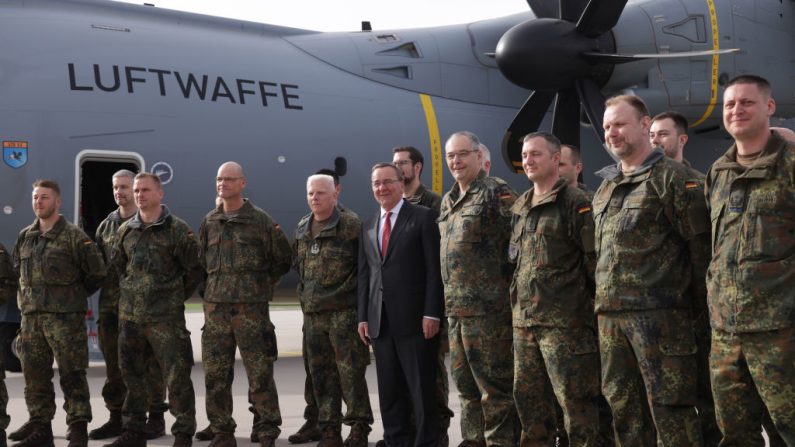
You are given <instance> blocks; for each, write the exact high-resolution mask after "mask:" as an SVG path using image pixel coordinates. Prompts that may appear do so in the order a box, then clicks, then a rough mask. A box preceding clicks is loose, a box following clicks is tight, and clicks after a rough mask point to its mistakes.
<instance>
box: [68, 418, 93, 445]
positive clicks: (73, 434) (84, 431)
mask: <svg viewBox="0 0 795 447" xmlns="http://www.w3.org/2000/svg"><path fill="white" fill-rule="evenodd" d="M68 435H69V438H68V439H69V444H68V445H67V447H88V422H86V421H82V422H75V423H73V424H69V430H68Z"/></svg>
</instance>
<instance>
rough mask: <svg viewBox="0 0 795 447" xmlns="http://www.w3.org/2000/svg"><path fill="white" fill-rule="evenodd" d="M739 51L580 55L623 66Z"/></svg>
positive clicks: (595, 60) (588, 58) (591, 60)
mask: <svg viewBox="0 0 795 447" xmlns="http://www.w3.org/2000/svg"><path fill="white" fill-rule="evenodd" d="M738 51H740V49H739V48H724V49H721V50H702V51H680V52H678V53H638V54H608V53H599V52H595V51H586V52H585V53H582V55H583V56H584V57H585V59H587V60H588V62H591V63H593V64H599V63H609V64H624V63H627V62H633V61H639V60H643V59H676V58H688V57H699V56H714V55H716V54H729V53H736V52H738Z"/></svg>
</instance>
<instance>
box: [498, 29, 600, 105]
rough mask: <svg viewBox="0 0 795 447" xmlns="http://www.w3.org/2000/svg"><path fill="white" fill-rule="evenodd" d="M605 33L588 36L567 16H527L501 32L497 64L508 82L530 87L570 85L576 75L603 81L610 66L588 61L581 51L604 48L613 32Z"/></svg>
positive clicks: (568, 86) (561, 87) (546, 87)
mask: <svg viewBox="0 0 795 447" xmlns="http://www.w3.org/2000/svg"><path fill="white" fill-rule="evenodd" d="M604 36H606V37H597V38H591V37H587V36H586V35H584V34H582V33H580V32H579V31H577V28H576V25H575V24H574V23H573V22H569V21H566V20H559V19H551V18H544V19H535V20H528V21H526V22H523V23H520V24H519V25H516V26H514V27H513V28H511V29H510V30H508V31H507V32H506V33H505V34H504V35H503V36H502V38H501V39H500V41H499V43H498V44H497V50H496V59H497V65H498V66H499V67H500V71H501V72H502V74H503V75H505V77H506V78H508V79H509V80H510V81H511V82H513V83H515V84H517V85H519V86H521V87H524V88H527V89H530V90H561V89H564V88H570V87H571V86H572V85H573V84H574V81H575V80H576V79H579V78H591V79H594V81H596V82H597V83H598V84H603V83H604V82H606V81H607V79H608V78H609V76H610V72H611V71H612V67H611V66H608V65H603V66H600V65H594V64H591V63H589V62H588V61H587V60H586V59H585V58H584V57H583V56H582V53H584V52H586V51H600V50H601V51H605V49H606V48H604V47H605V46H610V43H611V42H612V33H609V32H608V33H606V34H605V35H604ZM608 40H609V42H608ZM613 46H615V45H614V44H613Z"/></svg>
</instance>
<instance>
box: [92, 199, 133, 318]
mask: <svg viewBox="0 0 795 447" xmlns="http://www.w3.org/2000/svg"><path fill="white" fill-rule="evenodd" d="M126 220H128V219H122V217H121V214H119V210H118V209H117V210H115V211H113V212H111V213H110V214H108V217H106V218H105V220H103V221H102V222H101V223H100V224H99V227H98V228H97V233H96V241H97V246H99V249H100V251H101V252H102V255H103V256H104V259H105V263H106V264H107V265H111V261H110V256H111V251H112V250H113V246H114V245H116V240H117V239H118V234H119V233H118V230H119V227H120V226H121V224H122V223H124V222H125V221H126ZM99 313H100V314H117V313H119V274H118V272H116V269H115V268H109V269H108V274H107V276H105V280H104V281H102V290H101V291H100V293H99Z"/></svg>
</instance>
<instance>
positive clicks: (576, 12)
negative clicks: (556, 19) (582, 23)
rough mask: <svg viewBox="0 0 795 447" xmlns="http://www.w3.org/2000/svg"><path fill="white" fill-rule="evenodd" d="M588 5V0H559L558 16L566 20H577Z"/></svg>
mask: <svg viewBox="0 0 795 447" xmlns="http://www.w3.org/2000/svg"><path fill="white" fill-rule="evenodd" d="M586 6H588V0H560V18H561V19H563V20H565V21H567V22H577V20H579V19H580V16H581V15H582V12H583V11H584V10H585V7H586Z"/></svg>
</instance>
